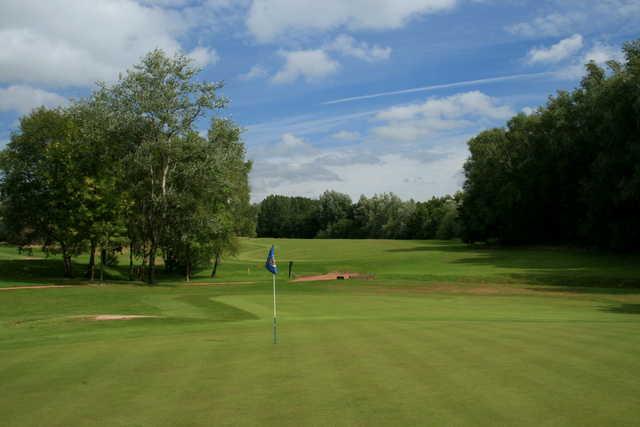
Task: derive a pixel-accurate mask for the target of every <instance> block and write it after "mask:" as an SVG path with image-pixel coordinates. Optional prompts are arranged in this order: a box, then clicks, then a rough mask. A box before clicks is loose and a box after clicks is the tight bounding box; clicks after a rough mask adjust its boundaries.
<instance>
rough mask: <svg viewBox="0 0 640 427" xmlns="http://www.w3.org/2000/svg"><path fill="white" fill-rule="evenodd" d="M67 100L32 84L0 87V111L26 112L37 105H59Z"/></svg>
mask: <svg viewBox="0 0 640 427" xmlns="http://www.w3.org/2000/svg"><path fill="white" fill-rule="evenodd" d="M67 102H68V100H67V99H66V98H65V97H63V96H60V95H58V94H56V93H52V92H47V91H45V90H41V89H36V88H33V87H30V86H25V85H12V86H9V87H7V88H0V111H17V112H18V113H21V114H26V113H29V112H30V111H31V110H33V109H34V108H36V107H40V106H45V107H57V106H59V105H64V104H66V103H67Z"/></svg>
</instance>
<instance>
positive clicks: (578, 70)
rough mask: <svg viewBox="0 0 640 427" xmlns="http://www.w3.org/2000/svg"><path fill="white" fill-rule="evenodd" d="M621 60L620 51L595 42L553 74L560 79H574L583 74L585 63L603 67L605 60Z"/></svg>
mask: <svg viewBox="0 0 640 427" xmlns="http://www.w3.org/2000/svg"><path fill="white" fill-rule="evenodd" d="M610 60H614V61H623V60H624V55H623V54H622V51H621V50H620V49H618V48H616V47H614V46H611V45H609V44H606V43H601V42H596V43H595V44H594V45H593V46H592V47H591V48H590V49H589V50H588V51H587V52H585V53H584V55H581V56H580V57H579V58H577V59H576V60H575V61H573V62H572V63H570V64H569V65H567V66H565V67H563V68H561V69H560V70H558V71H557V72H556V73H555V74H556V77H559V78H561V79H568V80H575V79H579V78H581V77H582V76H584V74H585V64H587V63H589V62H595V63H596V64H597V65H599V66H601V67H604V66H605V65H606V63H607V61H610Z"/></svg>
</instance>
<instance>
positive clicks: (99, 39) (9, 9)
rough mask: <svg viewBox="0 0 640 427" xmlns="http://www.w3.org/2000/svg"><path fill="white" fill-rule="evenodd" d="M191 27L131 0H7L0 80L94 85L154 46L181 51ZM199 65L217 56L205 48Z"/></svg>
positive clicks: (0, 16)
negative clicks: (182, 37)
mask: <svg viewBox="0 0 640 427" xmlns="http://www.w3.org/2000/svg"><path fill="white" fill-rule="evenodd" d="M192 25H193V23H192V22H191V21H190V20H189V19H187V18H186V17H185V15H183V13H182V12H181V11H179V10H175V9H163V8H161V7H157V6H145V5H142V4H139V3H136V2H135V1H133V0H102V1H94V2H89V1H84V0H47V1H39V0H4V1H3V2H2V12H1V13H0V40H2V49H0V81H2V82H8V83H15V82H25V83H41V84H48V85H58V86H64V85H75V86H83V85H90V84H92V83H93V82H95V81H96V80H112V79H114V78H115V77H117V74H118V72H120V71H122V70H124V69H126V68H128V67H129V66H130V65H132V64H133V63H135V62H137V61H138V60H139V58H140V57H141V56H143V55H144V54H145V53H146V52H148V51H149V50H152V49H154V48H156V47H159V48H162V49H164V50H166V51H167V52H169V53H174V52H177V51H179V50H180V49H181V45H180V42H179V41H178V39H179V38H180V37H181V36H183V35H184V34H185V33H186V32H187V31H188V30H189V28H191V26H192ZM192 56H193V57H194V58H195V59H196V60H197V61H198V62H199V64H200V65H202V64H204V63H208V62H213V61H214V60H215V58H217V55H216V54H215V52H214V51H213V50H211V49H207V48H205V47H199V48H196V49H195V50H194V51H193V52H192Z"/></svg>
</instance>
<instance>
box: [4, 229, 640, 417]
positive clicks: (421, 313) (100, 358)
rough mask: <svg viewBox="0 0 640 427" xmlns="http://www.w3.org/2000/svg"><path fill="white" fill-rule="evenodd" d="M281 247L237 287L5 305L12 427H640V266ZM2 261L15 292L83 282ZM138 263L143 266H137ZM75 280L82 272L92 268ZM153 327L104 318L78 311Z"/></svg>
mask: <svg viewBox="0 0 640 427" xmlns="http://www.w3.org/2000/svg"><path fill="white" fill-rule="evenodd" d="M271 243H272V241H271V240H263V239H248V240H245V241H244V242H243V245H242V250H241V253H240V254H239V256H238V257H237V258H234V259H228V260H225V261H224V263H223V264H222V265H221V267H220V270H219V275H220V276H219V277H218V278H217V279H215V280H212V279H210V278H209V277H208V275H207V271H204V270H203V271H201V272H200V274H199V275H198V276H197V277H196V279H195V282H202V283H218V284H217V285H211V286H189V285H185V284H184V282H183V281H182V279H181V278H179V277H170V276H164V277H162V278H161V283H160V284H159V285H157V286H154V287H150V286H145V285H141V284H129V283H127V282H125V281H122V280H121V279H123V278H124V277H125V276H126V271H125V270H126V268H125V267H124V265H126V260H125V259H124V258H123V260H122V263H121V264H122V265H123V266H121V267H115V268H111V269H109V270H108V273H109V277H110V281H109V284H108V285H106V286H100V285H98V284H92V285H90V286H74V287H65V288H59V289H22V290H7V291H1V290H0V307H1V310H0V384H1V385H2V394H1V395H0V425H3V426H4V425H7V426H32V425H33V426H41V425H48V426H69V425H74V426H101V425H108V426H120V425H122V426H164V425H166V426H175V425H178V426H180V425H184V426H188V425H225V424H230V425H292V426H299V425H523V426H526V425H531V426H539V425H548V426H554V425H558V426H566V425H580V426H588V425H593V426H596V425H597V426H601V425H633V424H636V423H637V420H638V417H639V416H640V358H638V354H639V350H640V257H638V256H634V255H628V256H615V255H606V254H597V253H591V252H587V251H578V250H571V249H558V248H518V249H495V248H482V247H479V248H469V247H467V246H464V245H462V244H459V243H456V242H438V241H428V242H423V241H421V242H417V241H336V240H276V241H275V244H276V257H277V260H278V262H279V265H280V268H281V270H284V273H286V267H287V265H286V264H287V262H288V261H289V260H293V261H294V271H295V272H296V273H297V274H299V275H303V274H316V273H324V272H328V271H335V270H348V271H355V272H362V273H373V274H375V279H374V280H368V281H358V280H352V281H339V282H316V283H304V284H302V283H299V284H294V283H287V281H286V279H285V274H280V276H279V284H278V287H279V300H278V303H279V313H280V343H279V344H278V345H275V346H274V345H273V344H271V281H270V277H269V275H268V273H267V272H266V271H264V269H263V267H262V263H263V262H264V258H265V256H266V250H267V248H268V246H269V245H270V244H271ZM39 256H40V254H39V253H38V251H34V254H33V257H32V258H28V257H23V256H20V255H19V254H18V253H17V251H16V250H15V248H10V247H6V246H5V247H0V287H10V286H24V285H28V284H50V283H54V284H74V285H83V284H86V283H83V282H82V281H79V280H76V281H65V280H63V279H61V278H60V272H61V270H62V267H61V263H60V262H59V261H58V260H57V259H55V258H48V259H46V258H42V259H39V258H38V257H39ZM125 258H126V257H125ZM77 261H78V264H77V265H76V270H77V271H81V264H82V262H86V258H82V257H81V258H79V259H78V260H77ZM91 314H148V315H155V316H161V317H159V318H148V319H136V320H130V321H108V322H94V321H88V320H82V319H81V318H78V317H76V316H86V315H91Z"/></svg>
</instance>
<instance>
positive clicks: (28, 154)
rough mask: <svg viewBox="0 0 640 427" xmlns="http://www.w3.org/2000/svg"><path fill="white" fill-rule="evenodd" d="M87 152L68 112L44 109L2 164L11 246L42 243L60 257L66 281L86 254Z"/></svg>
mask: <svg viewBox="0 0 640 427" xmlns="http://www.w3.org/2000/svg"><path fill="white" fill-rule="evenodd" d="M84 148H85V147H84V146H83V145H82V144H79V143H78V128H77V126H76V125H75V123H74V122H73V120H72V119H71V117H70V115H69V114H68V113H67V112H65V111H64V110H62V109H53V110H48V109H45V108H39V109H37V110H34V111H33V112H32V113H31V114H29V115H27V116H25V117H23V118H22V119H21V120H20V130H19V131H18V132H16V133H14V134H13V135H12V137H11V141H10V142H9V144H8V146H7V148H6V150H4V152H3V155H2V160H1V163H0V167H1V169H2V170H3V172H4V175H3V179H2V182H1V183H0V187H1V190H0V192H1V194H2V204H3V206H4V212H5V213H4V215H5V221H6V225H7V228H8V230H9V234H10V236H11V241H13V242H14V243H17V244H19V245H22V244H28V243H32V242H40V243H41V244H42V245H43V248H44V249H45V250H46V251H48V252H52V253H57V252H60V253H61V254H62V258H63V266H64V276H65V277H72V275H73V272H72V264H71V257H72V256H73V255H76V254H78V253H79V252H80V250H81V249H82V248H83V246H84V241H85V240H84V234H83V233H84V231H85V230H86V227H87V224H88V223H89V222H90V215H91V213H90V210H89V209H88V208H87V201H88V200H89V199H90V198H91V195H90V193H91V180H90V179H89V178H88V177H87V175H86V173H85V170H84V169H83V167H84V164H83V159H85V157H86V154H87V153H86V152H85V151H84Z"/></svg>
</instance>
